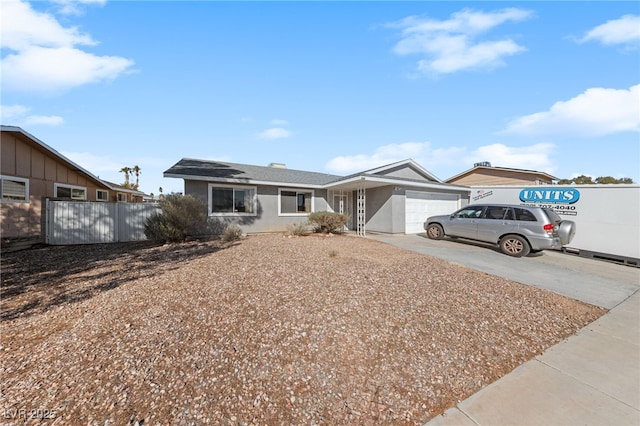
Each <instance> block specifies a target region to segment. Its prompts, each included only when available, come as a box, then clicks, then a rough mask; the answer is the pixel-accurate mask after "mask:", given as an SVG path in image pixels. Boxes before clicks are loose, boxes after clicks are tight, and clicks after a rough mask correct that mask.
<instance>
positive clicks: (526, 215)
mask: <svg viewBox="0 0 640 426" xmlns="http://www.w3.org/2000/svg"><path fill="white" fill-rule="evenodd" d="M513 210H514V211H515V214H516V220H522V221H525V222H536V217H535V216H534V215H533V213H531V212H530V211H529V210H525V209H519V208H515V209H513Z"/></svg>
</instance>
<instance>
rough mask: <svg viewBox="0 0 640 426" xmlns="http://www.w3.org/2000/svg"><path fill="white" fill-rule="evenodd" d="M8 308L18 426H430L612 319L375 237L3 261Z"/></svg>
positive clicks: (34, 253)
mask: <svg viewBox="0 0 640 426" xmlns="http://www.w3.org/2000/svg"><path fill="white" fill-rule="evenodd" d="M517 261H518V260H517V259H514V262H517ZM1 308H2V310H1V319H2V321H1V327H2V329H1V332H2V334H1V340H0V353H1V354H2V363H1V364H2V367H1V371H2V377H1V380H2V395H1V404H2V407H1V408H2V410H3V414H4V419H5V421H7V420H6V419H7V418H8V417H10V416H12V415H13V416H14V417H15V415H16V414H19V413H26V414H27V417H28V415H29V413H30V412H31V410H41V411H36V412H35V413H36V417H38V416H39V417H44V416H43V414H50V417H51V418H50V419H48V420H46V421H44V423H43V424H47V425H52V424H55V425H62V424H64V425H67V424H71V425H74V424H78V425H87V424H91V425H94V424H95V425H101V426H102V425H105V424H112V425H126V424H134V423H135V422H136V421H137V422H139V424H144V425H151V424H152V425H155V424H185V425H187V424H197V425H199V424H269V425H271V424H287V425H289V424H296V425H297V424H421V423H424V422H425V421H427V420H429V419H430V418H432V417H434V416H436V415H438V414H440V413H441V412H443V411H444V410H445V409H447V408H448V407H451V406H453V405H454V404H456V402H457V401H459V400H462V399H464V398H466V397H467V396H469V395H471V394H472V393H474V392H476V391H477V390H479V389H480V388H482V387H484V386H486V385H487V384H489V383H491V382H493V381H495V380H496V379H498V378H499V377H501V376H503V375H505V374H506V373H508V372H510V371H511V370H513V369H514V368H515V367H517V366H518V365H520V364H522V363H523V362H525V361H527V360H529V359H531V358H532V357H534V356H536V355H538V354H540V353H542V352H543V351H544V350H545V349H546V348H548V347H549V346H551V345H553V344H555V343H557V342H559V341H561V340H562V339H564V338H566V337H568V336H570V335H572V334H574V333H575V332H576V331H578V330H579V329H580V328H582V327H583V326H585V325H586V324H588V323H589V322H591V321H593V320H595V319H596V318H598V317H599V316H600V315H602V314H603V313H604V312H605V311H604V310H602V309H600V308H596V307H593V306H589V305H586V304H583V303H580V302H577V301H574V300H571V299H567V298H565V297H562V296H559V295H556V294H553V293H550V292H547V291H543V290H539V289H535V288H532V287H528V286H524V285H520V284H517V283H515V282H511V281H508V280H505V279H502V278H499V277H495V276H491V275H487V274H484V273H481V272H475V271H472V270H470V269H466V268H464V267H461V266H457V265H453V264H449V263H447V262H444V261H441V260H438V259H434V258H429V257H426V256H422V255H419V254H417V253H413V252H409V251H405V250H402V249H399V248H396V247H392V246H389V245H385V244H383V243H379V242H376V241H372V240H367V239H362V238H357V237H353V236H329V237H326V236H308V237H291V238H289V237H284V236H282V235H258V236H250V237H248V238H245V239H243V240H241V241H239V242H236V243H233V244H226V245H225V244H223V243H220V242H191V243H185V244H181V245H174V246H169V245H165V246H158V245H154V244H150V243H135V244H111V245H99V246H81V247H78V246H76V247H49V248H41V249H35V250H30V251H23V252H17V253H11V254H7V255H3V257H2V300H1ZM20 410H24V411H20ZM46 410H49V411H46ZM23 418H24V416H23V417H22V419H17V418H16V419H15V420H14V422H15V423H16V424H18V423H20V424H21V423H22V421H23ZM9 421H10V420H9ZM39 421H40V420H38V419H35V420H30V422H33V423H34V424H35V423H36V422H39Z"/></svg>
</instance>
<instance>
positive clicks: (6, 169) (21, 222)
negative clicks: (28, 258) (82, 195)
mask: <svg viewBox="0 0 640 426" xmlns="http://www.w3.org/2000/svg"><path fill="white" fill-rule="evenodd" d="M0 143H1V152H0V154H1V157H2V162H1V165H2V169H1V170H0V175H3V176H8V177H11V176H13V177H18V178H24V179H28V180H29V199H28V201H24V202H13V201H2V202H1V203H0V220H1V222H2V225H1V228H0V230H1V232H2V237H3V238H18V237H20V238H23V237H40V231H41V226H40V215H41V212H42V198H43V197H53V196H54V184H56V183H57V184H66V185H73V186H82V187H85V188H86V189H87V192H86V194H87V200H91V201H95V199H96V189H98V188H100V189H104V188H105V187H104V186H101V185H99V184H98V183H97V182H94V181H93V180H90V179H88V178H86V177H85V176H84V175H82V174H80V173H79V172H77V171H75V170H72V169H71V168H69V166H67V165H66V164H65V163H63V162H62V161H59V160H58V159H56V158H52V157H51V156H50V154H49V153H47V152H44V151H42V148H39V147H38V146H37V145H36V144H35V143H33V142H31V141H30V140H28V139H26V138H24V139H23V138H22V137H20V136H16V135H15V134H14V133H10V132H2V134H1V139H0Z"/></svg>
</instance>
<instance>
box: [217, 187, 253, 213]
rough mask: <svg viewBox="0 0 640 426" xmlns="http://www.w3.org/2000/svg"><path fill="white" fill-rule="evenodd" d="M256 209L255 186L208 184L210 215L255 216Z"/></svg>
mask: <svg viewBox="0 0 640 426" xmlns="http://www.w3.org/2000/svg"><path fill="white" fill-rule="evenodd" d="M256 211H257V198H256V187H254V186H234V185H214V184H209V214H210V215H213V216H226V215H248V216H255V215H256Z"/></svg>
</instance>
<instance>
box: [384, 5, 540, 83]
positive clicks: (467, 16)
mask: <svg viewBox="0 0 640 426" xmlns="http://www.w3.org/2000/svg"><path fill="white" fill-rule="evenodd" d="M531 16H533V13H532V12H530V11H527V10H523V9H517V8H507V9H501V10H498V11H495V12H490V13H485V12H478V11H473V10H470V9H464V10H462V11H460V12H456V13H454V14H452V15H451V17H450V19H448V20H444V21H438V20H433V19H430V18H418V17H415V16H411V17H408V18H405V19H403V20H401V21H398V22H394V23H391V24H388V26H389V27H392V28H400V29H401V30H402V39H401V40H400V41H399V42H398V43H397V44H396V45H395V46H394V48H393V51H394V53H396V54H398V55H410V54H419V55H424V56H426V59H421V60H419V61H418V69H419V70H420V71H422V72H425V73H436V74H441V73H452V72H456V71H461V70H465V69H471V68H485V69H486V68H495V67H497V66H500V65H503V64H504V61H503V58H504V57H506V56H511V55H514V54H516V53H520V52H523V51H525V50H526V49H525V48H524V47H523V46H520V45H519V44H517V43H516V42H515V41H513V40H512V39H510V38H504V39H502V40H497V41H495V40H494V41H488V40H478V38H479V36H480V35H481V34H482V33H485V32H487V31H489V30H491V29H493V28H495V27H497V26H498V25H501V24H503V23H506V22H518V21H522V20H525V19H529V18H530V17H531Z"/></svg>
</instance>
